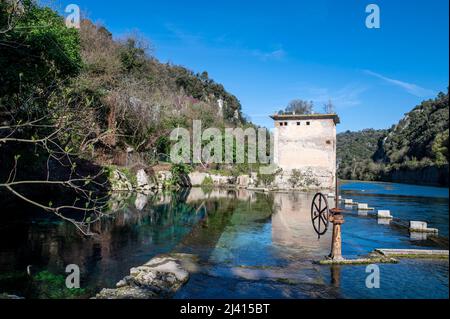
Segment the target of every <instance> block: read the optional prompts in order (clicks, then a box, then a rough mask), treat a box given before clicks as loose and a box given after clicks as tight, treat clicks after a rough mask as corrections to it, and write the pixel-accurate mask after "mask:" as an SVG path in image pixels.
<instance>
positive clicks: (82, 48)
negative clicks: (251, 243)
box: [0, 0, 252, 225]
mask: <svg viewBox="0 0 450 319" xmlns="http://www.w3.org/2000/svg"><path fill="white" fill-rule="evenodd" d="M0 68H1V70H2V71H1V73H0V82H1V84H2V85H1V86H0V163H1V166H0V192H1V197H2V198H5V196H4V194H7V193H9V194H12V195H15V197H16V198H17V197H18V198H20V199H22V200H25V201H27V202H29V203H32V204H34V205H37V206H39V207H40V208H42V209H44V210H47V211H50V212H53V213H55V214H57V215H58V216H60V217H63V218H68V217H65V214H64V212H63V211H65V210H68V209H70V210H79V211H84V212H87V214H85V215H84V216H85V219H86V220H89V221H92V222H94V221H95V220H96V219H97V217H98V216H99V212H100V211H101V206H102V205H100V204H99V202H97V201H96V197H97V196H98V195H97V194H98V193H99V192H100V191H103V190H104V189H105V188H106V189H107V188H108V185H106V182H105V180H104V177H105V172H104V170H103V168H104V167H107V166H109V165H116V166H119V167H120V166H128V167H130V166H131V167H132V166H133V165H141V166H142V165H145V166H147V165H151V164H154V163H155V162H156V161H157V160H158V159H164V160H167V159H168V155H169V151H170V146H171V143H173V142H171V141H170V140H169V138H168V137H169V135H170V132H171V131H172V130H173V129H175V128H177V127H183V128H188V129H191V128H192V121H193V120H194V119H195V120H201V121H202V126H203V127H204V128H206V127H217V128H219V129H222V130H224V129H225V128H226V127H228V126H233V127H234V126H239V127H244V128H245V127H249V126H252V124H251V123H247V121H246V120H245V118H244V116H243V115H242V113H241V104H240V102H239V100H238V99H237V98H236V97H235V96H234V95H232V94H230V93H229V92H227V91H226V90H225V88H224V87H223V86H222V85H221V84H218V83H216V82H215V81H214V80H212V79H211V78H209V76H208V73H207V72H203V73H200V74H196V73H194V72H192V71H190V70H188V69H186V68H184V67H182V66H177V65H173V64H163V63H160V62H159V61H158V60H157V59H156V58H155V57H154V56H153V55H152V50H151V45H150V44H149V43H148V42H147V41H145V39H142V38H141V37H139V36H137V35H130V36H127V37H124V38H122V39H120V40H115V39H113V37H112V34H111V33H110V32H109V31H108V30H107V29H106V28H105V27H103V26H101V25H96V24H94V23H92V22H91V21H89V20H82V22H81V26H80V28H79V29H74V28H68V27H67V26H66V24H65V21H64V18H63V17H61V16H60V15H58V14H57V13H56V12H55V11H53V10H52V9H50V8H46V7H42V6H40V5H39V4H37V2H36V1H33V0H18V1H16V0H2V1H0ZM183 169H187V168H183ZM243 169H244V170H245V169H248V165H246V167H245V168H243ZM106 175H107V174H106ZM35 187H39V188H38V189H36V190H35V191H33V189H34V188H35ZM55 189H65V190H67V191H69V192H71V193H73V194H72V195H73V201H72V202H71V203H70V205H67V203H58V202H57V201H56V200H55V199H54V198H60V199H62V198H66V197H68V196H58V195H56V194H57V192H56V190H55ZM33 193H35V194H38V196H34V195H33ZM42 194H45V196H43V195H42ZM44 197H45V198H44ZM47 197H48V198H47ZM69 198H72V197H69ZM71 200H72V199H71ZM90 213H92V214H93V215H92V216H91V214H90ZM94 213H95V214H94ZM70 221H72V222H74V223H75V224H76V225H81V224H80V223H79V221H75V220H73V219H70ZM83 225H84V224H83Z"/></svg>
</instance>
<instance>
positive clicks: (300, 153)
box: [274, 119, 336, 189]
mask: <svg viewBox="0 0 450 319" xmlns="http://www.w3.org/2000/svg"><path fill="white" fill-rule="evenodd" d="M279 122H287V123H288V125H287V126H280V125H279ZM297 122H300V125H297ZM307 122H309V123H310V125H307V124H306V123H307ZM274 137H275V144H274V162H275V164H276V165H278V166H279V167H280V168H282V169H283V174H282V176H280V177H279V178H278V179H277V182H278V184H281V185H279V186H281V187H282V188H289V187H286V186H287V185H284V184H285V183H287V180H288V178H289V176H290V173H291V172H292V170H294V169H297V170H300V171H302V172H308V173H309V174H310V175H311V174H312V175H313V176H314V177H315V178H317V179H318V181H319V182H320V185H319V186H317V188H330V189H331V188H334V185H335V175H336V125H335V122H334V120H333V119H311V120H301V121H299V120H283V121H277V122H276V125H275V131H274Z"/></svg>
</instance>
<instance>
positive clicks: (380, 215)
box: [377, 210, 393, 219]
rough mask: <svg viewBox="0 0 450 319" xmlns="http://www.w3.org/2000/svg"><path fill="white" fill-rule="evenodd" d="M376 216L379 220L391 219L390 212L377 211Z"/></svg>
mask: <svg viewBox="0 0 450 319" xmlns="http://www.w3.org/2000/svg"><path fill="white" fill-rule="evenodd" d="M377 216H378V218H380V219H392V218H393V217H392V215H391V211H390V210H379V211H378V215H377Z"/></svg>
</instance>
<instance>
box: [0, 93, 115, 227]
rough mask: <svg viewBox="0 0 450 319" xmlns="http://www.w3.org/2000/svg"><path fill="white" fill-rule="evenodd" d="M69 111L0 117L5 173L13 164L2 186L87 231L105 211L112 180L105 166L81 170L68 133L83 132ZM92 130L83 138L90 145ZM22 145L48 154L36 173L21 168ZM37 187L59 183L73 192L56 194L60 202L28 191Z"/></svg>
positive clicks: (64, 109)
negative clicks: (62, 195)
mask: <svg viewBox="0 0 450 319" xmlns="http://www.w3.org/2000/svg"><path fill="white" fill-rule="evenodd" d="M61 102H62V103H64V102H65V101H64V102H63V101H61ZM70 113H71V112H70V110H69V109H68V107H65V108H61V109H60V112H58V113H56V114H54V115H50V114H47V115H43V116H41V117H40V118H37V119H34V120H33V119H29V120H27V121H23V120H16V119H15V117H14V113H11V112H2V113H1V114H3V116H2V117H1V118H0V119H1V126H0V150H1V152H2V158H3V161H2V162H3V163H2V171H3V173H4V172H5V169H6V170H7V169H8V168H7V166H9V165H10V170H9V173H6V175H5V176H6V177H5V178H4V180H1V181H0V190H1V189H4V190H6V191H7V192H9V193H10V194H12V195H14V196H16V197H17V198H19V199H21V200H23V201H25V202H27V203H29V204H32V205H34V206H36V207H39V208H41V209H43V210H44V211H47V212H50V213H53V214H55V215H56V216H58V217H59V218H61V219H63V220H65V221H68V222H71V223H72V224H73V225H75V226H76V227H77V228H78V229H79V230H80V231H81V233H82V234H84V235H92V232H91V230H90V229H91V225H92V224H93V223H95V222H97V221H98V220H99V219H100V218H102V217H103V216H105V215H106V213H105V211H106V205H107V200H108V195H107V193H106V190H107V186H108V185H107V183H108V182H107V179H106V178H105V176H104V171H103V170H102V169H101V168H98V169H97V168H96V169H93V170H90V171H89V173H88V174H86V173H83V172H82V171H81V170H80V169H79V167H78V165H79V164H80V162H81V160H80V157H79V155H80V154H79V153H77V152H75V151H74V150H73V149H72V148H71V147H70V146H69V142H68V138H69V137H70V136H71V134H78V133H77V132H81V131H78V130H77V131H74V128H75V124H78V123H79V121H78V120H77V121H75V120H74V119H72V117H71V116H70ZM4 114H10V116H9V117H8V116H5V115H4ZM30 118H32V115H30ZM90 135H92V132H90V131H86V136H78V137H79V138H80V139H81V140H83V141H84V145H87V144H88V142H87V141H88V140H89V138H88V136H90ZM91 140H92V141H95V139H91ZM19 148H21V149H25V150H26V152H25V154H26V156H27V157H28V156H32V155H33V154H43V156H45V161H44V162H45V165H44V166H45V167H40V166H39V165H37V164H36V166H35V167H33V168H32V170H35V171H36V172H35V173H34V174H32V177H30V176H27V175H26V174H24V173H23V172H21V170H23V169H24V168H25V167H26V165H27V164H23V165H22V166H21V165H20V164H21V161H22V160H24V159H23V158H22V155H21V154H16V153H15V151H16V150H17V149H19ZM5 158H6V160H5ZM0 160H1V159H0ZM28 168H29V167H28ZM90 173H92V174H90ZM36 186H39V187H44V188H53V187H59V188H61V189H65V190H68V191H69V193H70V194H71V195H73V197H72V196H69V197H68V198H69V199H64V200H61V199H59V200H56V199H55V200H54V202H55V203H53V201H50V202H48V203H42V202H41V201H39V200H36V199H34V198H33V196H30V195H28V192H27V191H28V190H29V189H30V188H32V187H36ZM55 204H56V205H55ZM71 216H74V217H71Z"/></svg>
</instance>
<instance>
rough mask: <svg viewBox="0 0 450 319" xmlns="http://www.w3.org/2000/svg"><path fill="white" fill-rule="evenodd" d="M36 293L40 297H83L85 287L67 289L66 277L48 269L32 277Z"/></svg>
mask: <svg viewBox="0 0 450 319" xmlns="http://www.w3.org/2000/svg"><path fill="white" fill-rule="evenodd" d="M33 281H34V285H35V288H36V290H37V295H38V296H39V298H42V299H76V298H81V297H85V296H86V295H87V294H88V290H87V289H82V288H80V289H75V288H73V289H69V288H67V287H66V279H65V277H64V276H63V275H57V274H54V273H51V272H49V271H41V272H40V273H38V274H36V275H35V276H34V278H33Z"/></svg>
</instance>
